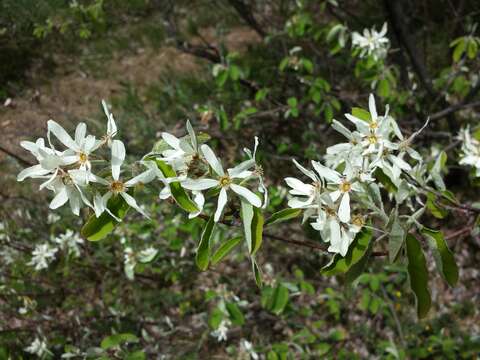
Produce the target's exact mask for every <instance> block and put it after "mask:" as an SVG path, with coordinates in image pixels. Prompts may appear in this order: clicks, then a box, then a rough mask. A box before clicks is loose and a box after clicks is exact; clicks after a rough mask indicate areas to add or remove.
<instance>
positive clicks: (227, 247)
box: [211, 236, 242, 265]
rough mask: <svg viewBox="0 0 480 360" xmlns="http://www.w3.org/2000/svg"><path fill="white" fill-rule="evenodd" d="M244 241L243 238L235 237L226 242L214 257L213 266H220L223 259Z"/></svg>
mask: <svg viewBox="0 0 480 360" xmlns="http://www.w3.org/2000/svg"><path fill="white" fill-rule="evenodd" d="M241 241H242V237H241V236H237V237H234V238H233V239H230V240H228V241H226V242H224V243H223V244H222V245H221V246H220V247H219V248H218V250H217V251H215V254H213V256H212V259H211V261H212V265H216V264H218V263H219V262H220V261H222V259H223V258H224V257H225V256H227V255H228V254H229V253H230V252H231V251H232V250H233V249H234V248H235V246H237V245H238V244H240V242H241Z"/></svg>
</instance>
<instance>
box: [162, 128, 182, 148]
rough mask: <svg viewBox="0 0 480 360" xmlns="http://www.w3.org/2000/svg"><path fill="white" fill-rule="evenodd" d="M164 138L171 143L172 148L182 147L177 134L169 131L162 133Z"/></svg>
mask: <svg viewBox="0 0 480 360" xmlns="http://www.w3.org/2000/svg"><path fill="white" fill-rule="evenodd" d="M162 139H163V140H165V142H166V143H167V144H168V145H170V146H171V147H172V148H174V149H176V150H179V149H180V139H179V138H177V137H176V136H174V135H172V134H169V133H167V132H163V133H162Z"/></svg>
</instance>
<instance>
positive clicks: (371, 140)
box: [367, 134, 378, 145]
mask: <svg viewBox="0 0 480 360" xmlns="http://www.w3.org/2000/svg"><path fill="white" fill-rule="evenodd" d="M367 139H368V142H369V143H370V144H372V145H373V144H376V143H377V141H378V138H377V136H376V135H373V134H372V135H370V136H368V137H367Z"/></svg>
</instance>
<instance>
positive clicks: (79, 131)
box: [75, 122, 87, 146]
mask: <svg viewBox="0 0 480 360" xmlns="http://www.w3.org/2000/svg"><path fill="white" fill-rule="evenodd" d="M86 134H87V124H85V123H83V122H82V123H80V124H78V125H77V128H76V129H75V142H76V143H77V144H78V145H80V146H81V144H82V142H83V140H84V139H85V135H86Z"/></svg>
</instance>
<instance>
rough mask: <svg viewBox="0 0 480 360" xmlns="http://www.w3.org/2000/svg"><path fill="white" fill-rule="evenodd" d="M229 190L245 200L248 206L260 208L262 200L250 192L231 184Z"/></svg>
mask: <svg viewBox="0 0 480 360" xmlns="http://www.w3.org/2000/svg"><path fill="white" fill-rule="evenodd" d="M230 188H231V189H232V190H233V191H234V192H236V193H237V194H238V195H240V196H242V197H243V198H245V199H246V200H247V201H248V202H249V203H250V204H252V205H253V206H255V207H261V206H262V200H261V199H260V198H259V197H258V196H257V195H256V194H255V193H253V192H252V191H250V190H249V189H247V188H245V187H243V186H240V185H237V184H231V185H230Z"/></svg>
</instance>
